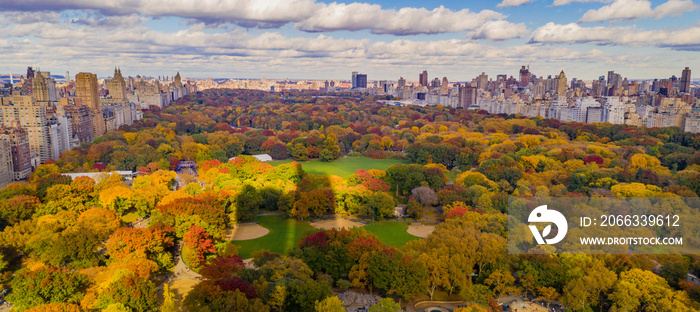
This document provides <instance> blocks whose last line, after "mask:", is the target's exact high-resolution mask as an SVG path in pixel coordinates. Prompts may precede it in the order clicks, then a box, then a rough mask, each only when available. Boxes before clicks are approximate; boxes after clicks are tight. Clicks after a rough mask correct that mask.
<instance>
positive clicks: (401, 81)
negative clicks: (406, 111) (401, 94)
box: [399, 77, 406, 89]
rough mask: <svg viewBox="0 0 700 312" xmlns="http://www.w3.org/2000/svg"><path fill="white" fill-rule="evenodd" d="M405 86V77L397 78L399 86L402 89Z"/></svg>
mask: <svg viewBox="0 0 700 312" xmlns="http://www.w3.org/2000/svg"><path fill="white" fill-rule="evenodd" d="M405 87H406V79H403V77H401V78H399V88H401V89H403V88H405Z"/></svg>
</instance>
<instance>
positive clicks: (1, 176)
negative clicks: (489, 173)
mask: <svg viewBox="0 0 700 312" xmlns="http://www.w3.org/2000/svg"><path fill="white" fill-rule="evenodd" d="M10 150H11V148H10V138H9V136H8V135H5V134H0V188H3V187H5V186H7V185H8V184H10V183H12V181H13V180H14V176H15V174H14V171H13V170H12V168H13V166H12V153H11V152H10Z"/></svg>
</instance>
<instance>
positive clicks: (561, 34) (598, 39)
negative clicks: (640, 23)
mask: <svg viewBox="0 0 700 312" xmlns="http://www.w3.org/2000/svg"><path fill="white" fill-rule="evenodd" d="M530 43H550V44H561V43H590V44H598V45H628V46H637V47H642V46H657V47H669V48H673V49H676V50H700V26H693V27H690V28H687V29H682V30H639V29H636V28H631V27H603V26H598V27H581V26H580V25H578V24H575V23H571V24H566V25H560V24H555V23H552V22H550V23H547V24H546V25H544V26H542V27H540V28H538V29H536V30H535V31H534V32H533V33H532V37H531V38H530Z"/></svg>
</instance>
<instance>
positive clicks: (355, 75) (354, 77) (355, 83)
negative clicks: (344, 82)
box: [351, 72, 357, 89]
mask: <svg viewBox="0 0 700 312" xmlns="http://www.w3.org/2000/svg"><path fill="white" fill-rule="evenodd" d="M351 85H352V88H353V89H357V72H352V82H351Z"/></svg>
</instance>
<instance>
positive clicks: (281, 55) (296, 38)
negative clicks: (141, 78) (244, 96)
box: [0, 0, 700, 81]
mask: <svg viewBox="0 0 700 312" xmlns="http://www.w3.org/2000/svg"><path fill="white" fill-rule="evenodd" d="M695 1H698V0H695ZM0 54H1V55H2V56H3V57H2V59H3V61H2V62H1V63H0V73H3V74H7V73H9V72H12V73H13V74H20V73H26V68H27V66H33V67H34V68H35V69H36V68H39V69H41V70H42V71H50V72H51V73H52V74H55V75H63V74H65V72H66V71H69V72H70V74H71V76H74V75H75V74H77V73H78V72H92V73H96V74H97V75H98V76H99V77H108V76H111V75H112V73H113V72H114V68H115V66H118V67H120V68H121V71H122V74H123V75H124V76H130V75H131V76H136V75H149V76H161V75H162V76H172V75H174V74H175V73H176V72H177V71H179V72H180V73H181V75H182V76H183V77H193V78H207V77H213V78H268V79H284V78H288V79H345V80H347V79H350V75H351V72H352V71H358V72H360V73H366V74H367V75H368V79H369V80H397V79H399V77H404V78H406V79H407V80H409V81H415V80H417V79H418V75H419V73H421V72H422V71H423V70H427V71H428V75H429V79H430V80H432V79H433V78H435V77H438V78H442V77H447V78H448V79H449V80H450V81H469V80H471V79H472V78H474V77H476V76H477V75H479V74H480V73H482V72H485V73H486V74H487V75H489V77H492V78H495V76H496V75H498V74H506V75H509V76H510V75H512V76H517V74H518V71H519V69H520V68H521V66H523V65H528V64H529V66H530V71H531V72H532V73H534V74H535V75H538V76H543V77H545V78H546V77H547V76H549V75H552V76H554V75H557V74H558V73H559V72H560V71H561V70H564V72H565V73H566V75H567V77H568V78H569V79H571V78H578V79H582V80H592V79H597V78H598V76H601V75H606V74H607V71H609V70H614V71H615V72H617V73H620V74H622V76H623V77H628V78H629V79H650V78H668V77H670V76H671V75H676V76H678V77H680V75H681V71H682V70H683V68H685V67H690V69H691V70H694V71H695V72H698V73H700V2H698V3H695V2H693V0H661V1H647V0H499V1H465V0H455V1H443V2H438V1H416V0H402V1H398V0H381V1H372V2H324V1H320V0H150V1H133V0H100V1H95V0H22V1H17V0H0ZM696 75H697V74H696Z"/></svg>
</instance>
